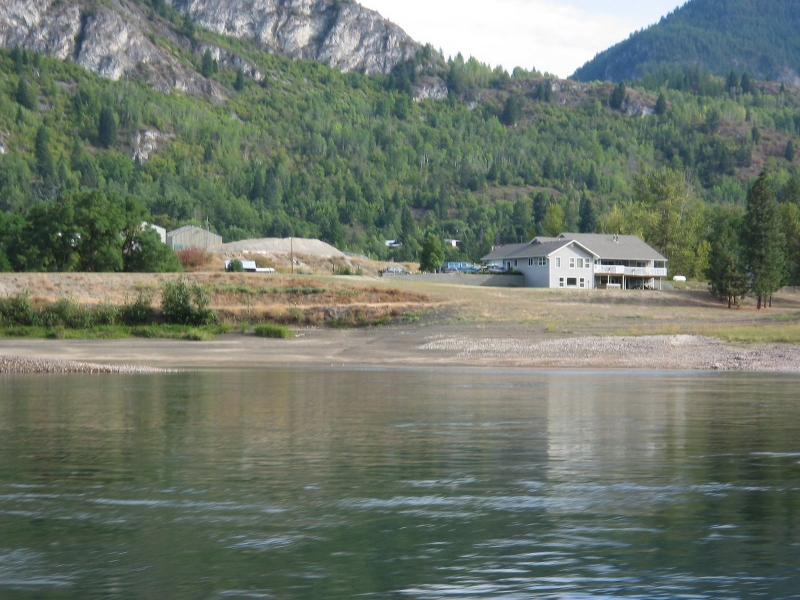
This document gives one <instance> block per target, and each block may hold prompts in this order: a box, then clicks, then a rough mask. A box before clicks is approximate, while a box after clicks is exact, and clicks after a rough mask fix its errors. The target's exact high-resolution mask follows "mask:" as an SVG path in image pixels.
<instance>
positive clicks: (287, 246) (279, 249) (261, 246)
mask: <svg viewBox="0 0 800 600" xmlns="http://www.w3.org/2000/svg"><path fill="white" fill-rule="evenodd" d="M212 251H213V252H239V253H247V254H289V253H290V252H294V253H295V254H306V255H309V256H327V257H330V256H344V253H343V252H341V251H339V250H337V249H336V248H334V247H333V246H331V245H330V244H326V243H325V242H322V241H320V240H308V239H303V238H284V239H280V238H262V239H258V240H241V241H239V242H229V243H227V244H222V245H221V246H217V247H215V248H213V249H212Z"/></svg>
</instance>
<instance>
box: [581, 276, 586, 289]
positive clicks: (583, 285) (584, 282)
mask: <svg viewBox="0 0 800 600" xmlns="http://www.w3.org/2000/svg"><path fill="white" fill-rule="evenodd" d="M581 287H586V280H585V279H584V278H583V277H581Z"/></svg>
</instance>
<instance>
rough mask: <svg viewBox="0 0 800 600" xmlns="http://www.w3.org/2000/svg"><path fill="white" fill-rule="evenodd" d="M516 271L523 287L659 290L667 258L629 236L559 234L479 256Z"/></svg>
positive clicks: (512, 245) (484, 260)
mask: <svg viewBox="0 0 800 600" xmlns="http://www.w3.org/2000/svg"><path fill="white" fill-rule="evenodd" d="M482 260H483V262H484V263H486V264H487V265H489V266H502V267H503V268H504V269H505V270H509V271H510V270H514V271H519V272H520V273H522V274H523V275H524V276H525V283H526V285H527V286H528V287H544V288H583V289H609V288H611V289H614V288H617V289H657V288H658V289H660V288H661V282H662V280H663V278H664V277H666V276H667V259H666V258H664V257H663V256H662V255H661V254H659V253H658V252H657V251H656V250H654V249H653V248H651V247H650V246H648V245H647V244H645V243H644V242H643V241H642V240H640V239H639V238H638V237H636V236H634V235H607V234H595V233H562V234H561V235H560V236H558V237H557V238H546V237H537V238H534V239H533V240H532V241H531V242H529V243H527V244H509V245H507V246H501V247H500V248H497V249H495V250H493V251H492V252H491V253H490V254H488V255H486V256H484V257H483V259H482Z"/></svg>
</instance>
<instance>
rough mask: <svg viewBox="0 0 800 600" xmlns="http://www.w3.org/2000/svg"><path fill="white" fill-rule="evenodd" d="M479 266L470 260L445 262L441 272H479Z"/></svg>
mask: <svg viewBox="0 0 800 600" xmlns="http://www.w3.org/2000/svg"><path fill="white" fill-rule="evenodd" d="M480 271H481V268H480V267H479V266H478V265H473V264H472V263H470V262H455V261H451V262H447V263H445V264H444V266H443V267H442V273H480Z"/></svg>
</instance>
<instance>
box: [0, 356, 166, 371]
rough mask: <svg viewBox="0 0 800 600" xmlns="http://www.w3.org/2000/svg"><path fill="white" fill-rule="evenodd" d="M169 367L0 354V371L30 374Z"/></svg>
mask: <svg viewBox="0 0 800 600" xmlns="http://www.w3.org/2000/svg"><path fill="white" fill-rule="evenodd" d="M174 372H175V371H173V370H170V369H156V368H153V367H139V366H133V365H101V364H97V363H88V362H79V361H72V360H57V359H51V358H31V357H27V356H0V373H19V374H22V373H32V374H66V373H84V374H97V375H101V374H131V373H174Z"/></svg>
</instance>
